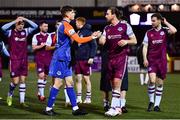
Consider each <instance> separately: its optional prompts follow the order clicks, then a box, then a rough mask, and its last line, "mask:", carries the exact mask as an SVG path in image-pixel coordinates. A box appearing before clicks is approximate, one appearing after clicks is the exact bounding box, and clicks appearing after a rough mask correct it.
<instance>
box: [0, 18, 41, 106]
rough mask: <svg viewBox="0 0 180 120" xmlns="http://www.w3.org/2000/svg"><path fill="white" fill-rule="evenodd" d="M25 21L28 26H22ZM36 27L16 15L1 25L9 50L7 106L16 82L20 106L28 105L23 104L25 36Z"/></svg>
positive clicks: (26, 61)
mask: <svg viewBox="0 0 180 120" xmlns="http://www.w3.org/2000/svg"><path fill="white" fill-rule="evenodd" d="M25 22H27V23H29V25H30V27H28V28H24V25H25ZM13 25H15V29H10V28H11V27H12V26H13ZM37 27H38V25H37V24H36V23H34V22H33V21H31V20H28V19H27V18H24V17H18V18H17V19H16V20H14V21H12V22H10V23H7V24H5V25H3V26H2V30H3V31H4V33H5V35H7V37H8V43H9V51H10V74H11V78H12V81H11V83H10V86H9V92H8V97H7V104H8V106H11V105H12V96H13V92H14V89H15V88H16V86H17V84H19V93H20V104H21V106H22V107H28V106H27V105H26V104H25V91H26V84H25V79H26V76H27V73H28V56H27V36H28V35H29V34H30V33H32V31H34V30H35V29H36V28H37Z"/></svg>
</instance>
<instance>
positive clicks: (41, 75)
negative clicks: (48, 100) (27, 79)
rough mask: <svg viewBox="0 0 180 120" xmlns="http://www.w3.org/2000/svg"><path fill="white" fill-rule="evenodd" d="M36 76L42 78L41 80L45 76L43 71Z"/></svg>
mask: <svg viewBox="0 0 180 120" xmlns="http://www.w3.org/2000/svg"><path fill="white" fill-rule="evenodd" d="M38 77H39V79H42V80H44V79H45V78H46V77H45V74H44V73H39V75H38Z"/></svg>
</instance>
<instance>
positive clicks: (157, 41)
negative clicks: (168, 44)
mask: <svg viewBox="0 0 180 120" xmlns="http://www.w3.org/2000/svg"><path fill="white" fill-rule="evenodd" d="M152 43H153V44H161V43H163V40H153V41H152Z"/></svg>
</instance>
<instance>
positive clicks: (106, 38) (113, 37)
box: [99, 7, 137, 116]
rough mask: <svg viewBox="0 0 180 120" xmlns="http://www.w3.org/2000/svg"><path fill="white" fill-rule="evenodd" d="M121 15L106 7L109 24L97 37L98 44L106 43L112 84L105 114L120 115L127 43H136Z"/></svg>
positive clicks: (114, 9)
mask: <svg viewBox="0 0 180 120" xmlns="http://www.w3.org/2000/svg"><path fill="white" fill-rule="evenodd" d="M121 16H122V14H121V12H120V11H119V10H118V9H117V8H115V7H110V8H108V10H107V12H106V15H105V17H106V19H107V21H108V22H110V23H111V24H110V25H107V26H106V27H105V28H104V32H103V34H102V36H101V38H100V39H99V43H100V44H102V45H104V44H105V43H106V45H107V51H108V70H107V71H108V72H107V73H108V77H109V78H108V80H110V82H111V86H112V100H111V108H110V109H109V110H108V111H107V112H105V115H107V116H116V115H121V106H120V102H121V99H120V98H121V83H122V79H123V78H124V75H125V71H126V67H127V59H128V45H135V44H136V43H137V41H136V37H135V35H134V33H133V31H132V28H131V26H130V25H129V24H128V23H127V22H124V21H121V20H119V18H121Z"/></svg>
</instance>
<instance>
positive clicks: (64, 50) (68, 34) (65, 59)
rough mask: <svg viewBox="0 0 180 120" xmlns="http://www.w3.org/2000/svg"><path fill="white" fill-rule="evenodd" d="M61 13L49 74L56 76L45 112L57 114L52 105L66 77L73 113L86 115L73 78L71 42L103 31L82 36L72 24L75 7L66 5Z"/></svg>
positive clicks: (94, 35)
mask: <svg viewBox="0 0 180 120" xmlns="http://www.w3.org/2000/svg"><path fill="white" fill-rule="evenodd" d="M61 15H62V17H63V20H62V21H61V24H60V25H59V27H58V29H57V43H56V49H55V51H54V54H53V58H52V61H51V65H50V71H49V75H50V76H52V77H54V78H55V81H54V85H53V87H52V88H51V91H50V95H49V99H48V103H47V107H46V109H45V111H44V113H45V114H46V115H50V116H52V115H55V112H54V110H53V108H52V107H53V104H54V102H55V99H56V96H57V94H58V92H59V88H60V87H61V85H62V80H63V79H65V83H66V86H67V87H66V90H67V94H68V96H69V98H70V102H71V105H72V114H73V115H85V114H87V112H85V111H83V110H80V109H79V107H78V105H77V103H76V94H75V91H74V87H73V79H72V67H71V65H70V61H71V50H70V49H71V42H72V40H75V41H77V42H78V43H85V42H88V41H91V40H92V39H95V38H97V37H100V35H101V32H99V31H97V32H94V33H93V34H92V35H91V36H88V37H83V38H81V37H79V35H78V34H77V33H76V32H75V30H74V29H73V27H72V26H71V25H70V21H71V20H74V17H75V11H74V9H73V8H72V7H71V6H64V7H62V8H61Z"/></svg>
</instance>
